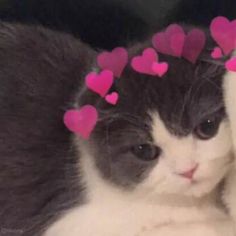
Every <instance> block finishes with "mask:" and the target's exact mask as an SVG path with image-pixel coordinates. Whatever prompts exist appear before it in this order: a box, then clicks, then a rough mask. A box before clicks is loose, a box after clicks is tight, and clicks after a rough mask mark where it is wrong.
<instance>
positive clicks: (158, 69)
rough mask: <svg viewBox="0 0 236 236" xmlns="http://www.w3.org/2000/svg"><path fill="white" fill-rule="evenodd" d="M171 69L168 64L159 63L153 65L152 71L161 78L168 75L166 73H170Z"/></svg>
mask: <svg viewBox="0 0 236 236" xmlns="http://www.w3.org/2000/svg"><path fill="white" fill-rule="evenodd" d="M168 69H169V65H168V63H166V62H162V63H159V62H154V63H153V64H152V70H153V71H154V72H155V73H156V74H157V75H158V76H159V77H162V76H163V75H165V74H166V72H167V71H168Z"/></svg>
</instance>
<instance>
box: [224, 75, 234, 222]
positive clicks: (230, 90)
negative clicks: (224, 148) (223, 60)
mask: <svg viewBox="0 0 236 236" xmlns="http://www.w3.org/2000/svg"><path fill="white" fill-rule="evenodd" d="M224 85H225V87H224V91H225V104H226V109H227V113H228V116H229V120H230V125H231V131H232V140H233V146H234V154H236V73H235V72H228V73H227V75H226V76H225V84H224ZM225 201H226V204H227V205H228V208H229V210H230V212H231V215H232V216H233V218H234V220H235V223H236V164H235V165H234V169H233V170H232V171H231V172H230V174H229V178H228V181H227V184H226V191H225Z"/></svg>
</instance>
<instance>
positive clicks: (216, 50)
mask: <svg viewBox="0 0 236 236" xmlns="http://www.w3.org/2000/svg"><path fill="white" fill-rule="evenodd" d="M222 56H223V53H222V50H221V48H219V47H215V48H214V50H213V51H212V52H211V57H212V58H213V59H219V58H221V57H222Z"/></svg>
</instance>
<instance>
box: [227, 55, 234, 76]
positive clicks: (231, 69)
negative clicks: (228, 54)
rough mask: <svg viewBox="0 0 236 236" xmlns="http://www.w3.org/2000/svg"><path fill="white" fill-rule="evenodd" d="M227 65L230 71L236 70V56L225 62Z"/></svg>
mask: <svg viewBox="0 0 236 236" xmlns="http://www.w3.org/2000/svg"><path fill="white" fill-rule="evenodd" d="M225 67H226V69H227V70H229V71H233V72H236V57H232V58H231V59H229V60H228V61H227V62H226V63H225Z"/></svg>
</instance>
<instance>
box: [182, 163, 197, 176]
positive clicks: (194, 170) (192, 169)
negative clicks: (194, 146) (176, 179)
mask: <svg viewBox="0 0 236 236" xmlns="http://www.w3.org/2000/svg"><path fill="white" fill-rule="evenodd" d="M197 169H198V165H197V164H196V165H195V166H194V167H193V168H191V169H190V170H187V171H184V172H182V173H180V174H179V175H180V176H182V177H184V178H186V179H193V176H194V174H195V172H196V171H197Z"/></svg>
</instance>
